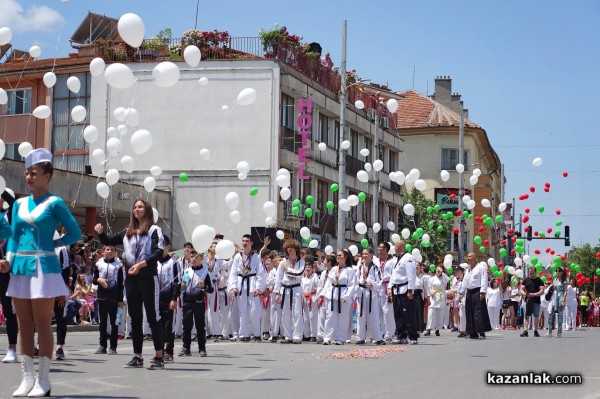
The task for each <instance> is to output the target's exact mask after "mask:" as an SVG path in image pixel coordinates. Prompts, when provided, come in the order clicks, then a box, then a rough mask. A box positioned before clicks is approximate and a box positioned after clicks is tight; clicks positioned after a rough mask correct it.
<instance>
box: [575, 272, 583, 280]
mask: <svg viewBox="0 0 600 399" xmlns="http://www.w3.org/2000/svg"><path fill="white" fill-rule="evenodd" d="M575 276H576V277H577V280H579V279H580V278H581V277H583V273H581V272H579V273H577V274H576V275H575Z"/></svg>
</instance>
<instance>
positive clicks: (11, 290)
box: [6, 259, 69, 299]
mask: <svg viewBox="0 0 600 399" xmlns="http://www.w3.org/2000/svg"><path fill="white" fill-rule="evenodd" d="M63 295H65V296H69V289H68V288H67V286H66V285H65V281H64V280H63V278H62V274H60V273H46V274H44V273H42V266H41V264H40V261H39V259H38V261H37V268H36V271H35V274H34V275H32V276H20V275H15V274H11V275H10V282H9V283H8V289H7V291H6V296H9V297H12V298H19V299H40V298H56V297H59V296H63Z"/></svg>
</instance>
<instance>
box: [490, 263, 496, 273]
mask: <svg viewBox="0 0 600 399" xmlns="http://www.w3.org/2000/svg"><path fill="white" fill-rule="evenodd" d="M490 270H491V271H492V272H494V273H496V272H497V271H498V265H493V266H490Z"/></svg>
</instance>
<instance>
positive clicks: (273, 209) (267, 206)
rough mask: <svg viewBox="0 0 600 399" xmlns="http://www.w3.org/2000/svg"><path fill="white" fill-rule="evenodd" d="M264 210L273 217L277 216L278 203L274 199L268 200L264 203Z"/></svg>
mask: <svg viewBox="0 0 600 399" xmlns="http://www.w3.org/2000/svg"><path fill="white" fill-rule="evenodd" d="M263 212H264V213H265V215H267V216H270V217H272V218H276V217H277V205H275V203H274V202H273V201H267V202H265V203H264V204H263Z"/></svg>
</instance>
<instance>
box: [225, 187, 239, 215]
mask: <svg viewBox="0 0 600 399" xmlns="http://www.w3.org/2000/svg"><path fill="white" fill-rule="evenodd" d="M225 204H226V205H227V207H228V208H229V209H230V210H234V209H236V208H237V207H238V206H240V196H239V195H238V193H236V192H235V191H231V192H229V193H227V195H226V196H225Z"/></svg>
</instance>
